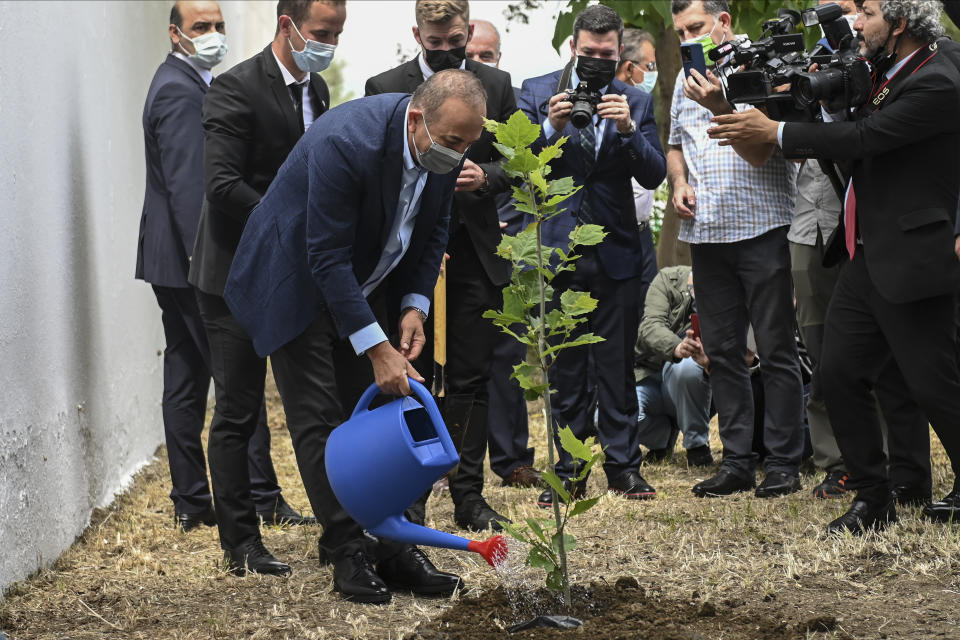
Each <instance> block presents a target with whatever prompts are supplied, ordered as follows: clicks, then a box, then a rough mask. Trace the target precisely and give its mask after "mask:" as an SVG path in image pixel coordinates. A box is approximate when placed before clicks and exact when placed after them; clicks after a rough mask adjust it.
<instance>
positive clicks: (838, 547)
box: [0, 395, 960, 640]
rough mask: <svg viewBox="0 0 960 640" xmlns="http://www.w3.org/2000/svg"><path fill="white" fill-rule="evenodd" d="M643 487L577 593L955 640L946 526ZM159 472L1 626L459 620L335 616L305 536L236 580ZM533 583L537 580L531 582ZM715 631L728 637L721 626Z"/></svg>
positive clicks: (163, 631)
mask: <svg viewBox="0 0 960 640" xmlns="http://www.w3.org/2000/svg"><path fill="white" fill-rule="evenodd" d="M270 403H271V421H272V424H271V428H272V430H273V435H274V438H273V448H274V460H275V461H276V465H277V473H278V475H279V476H280V478H281V484H282V486H283V487H284V492H285V494H286V496H287V498H288V500H289V501H290V502H291V503H293V504H294V505H296V506H299V507H307V506H308V503H307V500H306V497H305V495H304V493H303V488H302V485H301V484H300V480H299V476H298V473H297V470H296V464H295V461H294V457H293V453H292V450H291V447H290V439H289V436H287V435H286V432H285V429H284V427H283V424H282V411H280V409H279V404H278V402H277V398H276V396H275V395H274V396H272V397H271V398H270ZM539 424H540V425H541V428H542V422H540V423H539ZM541 441H542V440H541ZM714 443H715V445H716V444H717V443H718V441H717V439H716V438H714ZM934 448H935V451H936V454H935V467H934V483H935V485H936V487H937V488H936V491H937V492H940V491H942V490H944V489H945V488H946V487H947V485H948V480H952V477H948V476H949V475H950V472H949V468H948V467H947V465H946V460H945V457H944V455H943V452H942V449H941V448H940V447H939V444H938V443H936V442H935V445H934ZM538 453H544V451H543V448H542V447H540V448H538ZM716 453H717V451H716V449H715V454H716ZM677 461H683V456H682V454H681V455H678V457H677ZM643 473H644V476H645V477H646V478H647V480H649V481H650V482H651V483H652V484H653V485H654V486H655V487H656V488H657V490H658V492H659V495H658V497H657V499H656V500H654V501H650V502H642V503H638V502H627V501H625V500H621V499H618V498H616V497H613V496H611V495H608V496H606V497H604V498H603V499H601V501H600V502H599V504H598V505H597V507H596V508H595V509H594V510H593V511H591V512H590V513H589V514H587V515H586V516H585V517H584V518H581V519H580V521H578V522H577V523H575V524H574V525H573V526H574V532H575V533H576V535H577V537H578V538H579V541H580V548H579V549H577V550H576V551H574V552H573V554H572V556H571V564H572V571H573V580H574V581H575V582H579V583H581V584H582V583H588V582H591V581H594V580H609V581H611V582H612V581H613V579H615V578H616V577H618V576H621V575H632V576H636V577H637V578H638V579H639V580H640V582H641V584H643V585H644V586H645V587H646V588H647V589H648V590H651V591H652V592H654V593H658V594H659V595H658V597H661V598H663V599H665V600H675V601H678V602H680V601H690V600H694V601H697V600H699V601H710V602H714V603H717V604H719V605H720V606H721V607H724V606H727V607H734V608H735V607H738V606H742V607H745V608H746V610H749V611H752V612H755V613H756V614H757V615H763V616H766V617H770V618H773V619H780V620H784V621H786V622H787V623H789V624H790V625H798V624H802V623H803V621H804V620H809V619H813V618H815V617H818V616H824V615H827V616H832V617H834V618H835V619H836V626H835V627H834V630H833V631H831V632H825V633H812V632H811V634H810V637H818V638H825V637H857V638H880V637H891V638H893V637H902V638H927V637H956V636H957V635H958V633H957V632H956V628H957V626H956V625H957V623H958V622H960V609H958V607H956V602H957V594H958V593H960V563H958V542H960V530H958V529H957V528H953V527H945V526H942V525H937V524H931V523H926V522H924V521H922V520H920V519H919V517H918V514H917V512H916V511H915V510H905V511H903V512H902V514H901V523H900V524H899V525H897V526H895V527H893V528H892V529H890V530H889V531H887V532H885V533H881V534H873V535H870V536H867V537H865V538H862V539H855V538H852V537H834V538H829V539H828V538H825V537H824V536H823V535H822V533H821V532H822V530H823V526H824V525H825V524H826V523H827V522H828V521H829V520H830V519H832V518H833V517H836V516H837V515H839V514H840V513H842V511H843V510H844V508H845V504H846V501H843V502H824V501H819V500H815V499H813V497H812V496H811V495H810V493H809V490H810V488H812V486H813V484H814V483H815V478H814V477H812V476H806V477H805V478H804V481H805V482H804V486H805V490H804V492H803V493H800V494H796V495H794V496H790V497H787V498H780V499H774V500H759V499H756V498H754V497H752V495H751V496H741V497H736V498H731V499H714V500H701V499H696V498H694V497H693V496H692V495H691V494H690V487H691V486H692V485H693V484H694V483H696V482H697V481H698V480H700V479H702V478H704V477H706V476H707V475H709V473H712V470H711V471H709V472H703V471H691V470H688V469H687V468H686V466H685V465H683V464H680V463H679V462H674V463H670V464H663V465H656V466H650V467H646V468H644V469H643ZM167 474H168V471H167V465H166V459H165V455H164V453H163V451H162V450H161V451H160V452H158V456H157V459H156V460H155V461H154V462H153V463H152V464H150V465H149V466H148V467H147V468H145V469H144V470H143V471H142V472H141V473H140V475H139V476H138V478H137V479H136V482H135V483H134V484H133V486H132V488H131V489H130V490H129V491H127V492H126V493H125V494H124V495H122V496H120V497H119V498H118V499H117V500H116V502H115V503H114V504H113V505H112V506H111V507H110V508H109V509H108V510H104V511H102V512H98V513H96V514H95V515H94V518H93V524H91V526H90V527H89V528H88V530H87V531H86V532H85V533H84V534H83V535H82V536H81V537H80V539H78V540H77V542H76V543H75V544H74V545H73V546H72V547H71V548H70V549H69V550H68V551H67V552H66V553H64V555H63V556H62V557H61V558H60V560H58V561H57V562H56V564H55V565H54V566H53V567H51V568H50V569H48V570H44V571H42V572H40V573H39V574H38V575H36V576H34V577H33V578H31V579H30V580H26V581H24V582H21V583H18V584H16V585H14V586H13V587H12V588H11V589H10V590H9V591H8V593H7V594H6V597H5V599H4V600H3V601H0V629H2V630H3V631H4V632H6V633H7V634H8V636H9V637H10V638H12V639H14V640H28V639H32V638H58V639H59V638H77V639H80V638H151V639H153V638H176V639H181V638H182V639H186V638H271V639H272V638H311V639H312V638H317V639H320V638H377V639H397V638H400V637H402V636H403V635H404V634H406V633H409V632H410V631H411V630H413V629H414V628H415V627H416V626H417V625H418V624H419V623H421V622H423V621H425V620H429V619H431V618H433V617H435V616H436V615H438V614H439V613H440V612H441V611H443V610H444V609H446V608H449V607H450V606H452V605H453V603H452V602H451V601H448V600H441V601H437V600H425V599H420V598H414V597H411V596H406V595H397V596H395V598H394V600H393V602H392V603H391V604H390V605H388V606H383V607H376V606H363V605H352V604H349V603H345V602H343V601H342V600H340V599H339V598H338V597H337V596H336V595H335V594H333V593H332V592H331V587H332V580H331V573H330V570H329V569H326V568H323V569H321V568H319V567H318V565H317V560H316V558H317V551H316V538H317V534H318V530H317V529H314V528H310V527H306V528H269V529H267V530H265V533H264V538H265V542H266V544H267V546H268V548H270V549H271V550H273V551H274V553H275V554H276V555H277V556H278V557H280V558H282V559H284V560H285V561H287V562H289V563H290V564H291V565H292V567H293V570H294V575H293V576H292V577H291V578H289V579H276V578H269V577H256V576H252V577H248V578H243V579H239V578H235V577H233V576H230V575H228V574H226V573H225V572H224V571H222V570H221V569H220V568H219V566H218V561H219V559H220V555H221V552H220V548H219V544H218V539H217V535H216V531H215V529H202V530H195V531H192V532H190V533H189V534H183V533H179V532H176V531H174V529H173V528H172V526H171V521H172V515H173V510H172V506H171V504H170V500H169V498H168V497H167V493H168V491H169V479H168V475H167ZM602 482H603V478H602V474H595V475H594V477H593V478H591V481H590V489H591V492H599V491H601V489H602ZM488 486H489V489H488V492H487V494H488V499H489V501H490V502H491V504H492V505H493V506H494V507H495V508H497V509H498V510H499V511H501V512H504V513H507V514H509V515H511V516H513V517H514V518H522V517H531V516H532V517H544V515H545V514H544V512H542V511H540V510H539V509H537V508H536V506H535V504H534V499H535V497H536V491H535V490H530V489H528V490H517V489H504V488H501V487H500V486H499V481H498V479H495V478H493V477H491V478H490V482H489V484H488ZM452 511H453V510H452V505H451V503H450V500H449V497H448V496H447V495H446V494H444V495H434V496H433V497H431V499H430V502H429V504H428V519H430V520H432V521H433V524H434V525H435V526H436V527H438V528H442V529H446V530H448V531H456V529H455V528H454V526H453V522H452V520H453V518H452ZM428 524H429V523H428ZM461 533H462V532H461ZM430 555H431V557H432V558H433V559H434V561H435V562H436V563H437V564H438V565H439V566H440V567H441V568H444V569H447V570H451V571H457V572H459V573H461V574H462V575H463V576H464V577H465V579H466V580H467V582H468V584H469V585H470V586H471V587H472V589H473V590H474V592H475V593H479V594H482V593H483V592H485V591H487V590H491V589H495V588H496V587H498V586H499V584H500V583H499V580H498V578H497V577H496V574H495V573H494V572H493V571H491V570H490V569H489V567H487V566H486V565H485V564H484V563H483V561H482V560H481V559H480V558H479V557H478V556H474V555H473V554H464V553H455V552H452V551H448V550H431V551H430ZM529 576H530V579H531V581H539V580H540V576H539V575H538V574H537V573H536V572H532V571H531V572H529ZM742 610H743V609H742ZM718 624H719V625H720V627H719V630H720V632H719V633H718V636H717V637H722V636H723V633H722V620H719V619H718Z"/></svg>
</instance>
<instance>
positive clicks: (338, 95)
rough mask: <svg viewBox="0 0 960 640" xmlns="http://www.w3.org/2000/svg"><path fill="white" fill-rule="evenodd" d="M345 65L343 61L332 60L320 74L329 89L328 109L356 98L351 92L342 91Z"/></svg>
mask: <svg viewBox="0 0 960 640" xmlns="http://www.w3.org/2000/svg"><path fill="white" fill-rule="evenodd" d="M346 65H347V63H346V62H344V61H343V60H341V59H339V58H334V59H333V62H332V63H330V66H329V67H327V69H326V71H321V72H320V77H321V78H323V79H324V81H325V82H326V83H327V88H328V89H330V108H333V107H335V106H337V105H338V104H341V103H343V102H347V101H348V100H353V99H354V98H356V96H355V95H353V91H344V89H343V68H344V67H345V66H346Z"/></svg>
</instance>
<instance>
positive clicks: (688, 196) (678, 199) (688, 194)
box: [673, 180, 697, 220]
mask: <svg viewBox="0 0 960 640" xmlns="http://www.w3.org/2000/svg"><path fill="white" fill-rule="evenodd" d="M673 208H674V210H675V211H676V212H677V215H678V216H680V217H681V218H686V219H688V220H692V219H693V218H695V217H697V212H696V209H697V194H696V193H695V192H694V190H693V187H691V186H690V183H689V182H686V181H683V182H680V181H679V180H677V181H676V182H675V183H674V185H673Z"/></svg>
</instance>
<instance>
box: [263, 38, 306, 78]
mask: <svg viewBox="0 0 960 640" xmlns="http://www.w3.org/2000/svg"><path fill="white" fill-rule="evenodd" d="M270 53H272V54H273V59H274V60H276V61H277V66H278V67H280V73H282V74H283V84H285V85H287V86H288V87H289V86H290V85H292V84H299V85H306V84H310V74H309V73H308V74H307V77H306V78H304V79H303V81H302V82H298V81H297V79H296V78H294V77H293V74H292V73H290V71H289V70H288V69H287V68H286V67H285V66H284V64H283V63H282V62H280V58H278V57H277V54H276V52H275V51H274V50H273V47H270Z"/></svg>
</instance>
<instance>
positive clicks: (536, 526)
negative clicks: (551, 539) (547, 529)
mask: <svg viewBox="0 0 960 640" xmlns="http://www.w3.org/2000/svg"><path fill="white" fill-rule="evenodd" d="M526 523H527V526H528V527H530V530H531V531H533V533H534V534H535V535H536V536H537V537H538V538H540V539H541V540H543V541H544V542H546V541H547V536H545V535H544V533H543V527H541V526H540V523H539V522H537V521H536V520H534V519H533V518H527V519H526Z"/></svg>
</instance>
